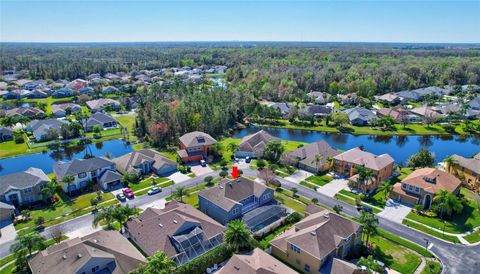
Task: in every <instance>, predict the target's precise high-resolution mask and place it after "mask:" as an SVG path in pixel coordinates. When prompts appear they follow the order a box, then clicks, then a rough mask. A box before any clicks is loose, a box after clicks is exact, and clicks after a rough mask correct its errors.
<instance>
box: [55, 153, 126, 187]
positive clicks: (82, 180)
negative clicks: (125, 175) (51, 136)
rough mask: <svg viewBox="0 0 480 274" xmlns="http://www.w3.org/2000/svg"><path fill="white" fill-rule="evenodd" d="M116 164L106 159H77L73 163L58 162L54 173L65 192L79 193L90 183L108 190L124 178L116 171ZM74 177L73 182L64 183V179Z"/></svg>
mask: <svg viewBox="0 0 480 274" xmlns="http://www.w3.org/2000/svg"><path fill="white" fill-rule="evenodd" d="M115 170H116V167H115V163H114V162H112V161H111V160H109V159H107V158H104V157H94V158H88V159H76V160H73V161H71V162H61V161H60V162H56V163H55V164H54V165H53V173H54V174H55V177H56V178H57V182H59V183H60V182H62V183H61V186H62V189H63V191H65V192H68V193H72V192H77V191H79V190H81V189H83V188H85V187H87V186H88V184H89V183H90V182H93V183H96V184H98V185H100V186H101V187H102V188H103V189H104V190H108V189H110V188H112V187H114V186H115V185H117V184H119V183H120V180H121V179H122V176H121V175H120V174H118V173H117V172H116V171H115ZM66 176H72V177H73V178H74V180H73V182H71V183H70V184H68V183H64V182H63V178H65V177H66Z"/></svg>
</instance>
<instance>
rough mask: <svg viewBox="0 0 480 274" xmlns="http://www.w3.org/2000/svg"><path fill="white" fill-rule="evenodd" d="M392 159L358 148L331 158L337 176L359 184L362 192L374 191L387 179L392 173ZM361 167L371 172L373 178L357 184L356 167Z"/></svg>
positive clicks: (386, 155) (385, 155)
mask: <svg viewBox="0 0 480 274" xmlns="http://www.w3.org/2000/svg"><path fill="white" fill-rule="evenodd" d="M393 164H394V160H393V158H392V157H391V156H390V155H388V154H382V155H378V156H377V155H375V154H372V153H370V152H366V151H363V150H361V149H360V148H359V147H356V148H352V149H350V150H347V151H345V152H342V153H340V154H338V155H336V156H334V157H333V168H334V170H335V172H336V173H337V174H340V175H343V176H347V177H349V180H350V181H352V182H355V183H360V185H359V188H360V190H361V191H362V192H368V191H371V190H373V189H375V188H376V187H377V186H378V185H379V184H380V183H381V182H382V181H384V180H386V179H388V178H389V177H390V176H392V173H393ZM358 166H362V167H365V168H367V169H370V170H371V171H372V172H373V178H369V179H368V180H366V181H365V182H359V181H358V180H359V176H358V174H357V172H356V167H358Z"/></svg>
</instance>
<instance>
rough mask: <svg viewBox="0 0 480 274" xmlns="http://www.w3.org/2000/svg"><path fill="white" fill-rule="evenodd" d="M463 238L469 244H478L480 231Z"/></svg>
mask: <svg viewBox="0 0 480 274" xmlns="http://www.w3.org/2000/svg"><path fill="white" fill-rule="evenodd" d="M463 238H464V239H465V240H467V241H468V242H469V243H471V244H474V243H478V242H480V230H476V231H475V232H473V233H471V234H468V235H467V236H465V237H463Z"/></svg>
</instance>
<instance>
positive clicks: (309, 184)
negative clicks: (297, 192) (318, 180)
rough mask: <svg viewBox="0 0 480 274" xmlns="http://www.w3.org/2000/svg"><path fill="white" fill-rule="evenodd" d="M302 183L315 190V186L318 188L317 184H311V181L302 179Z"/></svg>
mask: <svg viewBox="0 0 480 274" xmlns="http://www.w3.org/2000/svg"><path fill="white" fill-rule="evenodd" d="M300 185H302V186H305V187H308V188H311V189H313V190H315V188H317V186H316V185H314V184H311V183H309V182H307V181H301V182H300Z"/></svg>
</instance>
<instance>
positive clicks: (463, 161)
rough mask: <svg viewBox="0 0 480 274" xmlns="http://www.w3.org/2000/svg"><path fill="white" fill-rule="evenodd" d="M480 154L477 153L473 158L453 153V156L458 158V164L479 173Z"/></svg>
mask: <svg viewBox="0 0 480 274" xmlns="http://www.w3.org/2000/svg"><path fill="white" fill-rule="evenodd" d="M479 155H480V153H479V154H477V155H475V156H474V157H473V158H465V157H462V156H460V155H457V154H453V155H452V157H453V158H454V159H455V160H457V164H458V165H459V166H461V167H464V168H466V169H468V170H471V171H473V172H476V173H477V174H480V157H478V156H479Z"/></svg>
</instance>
